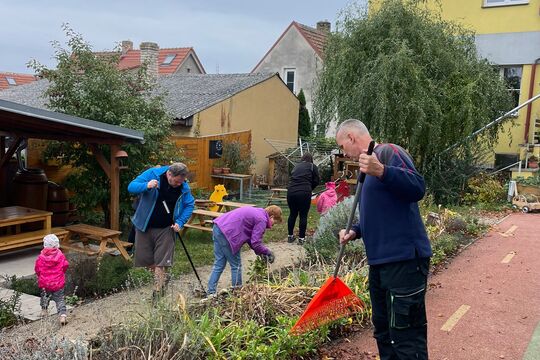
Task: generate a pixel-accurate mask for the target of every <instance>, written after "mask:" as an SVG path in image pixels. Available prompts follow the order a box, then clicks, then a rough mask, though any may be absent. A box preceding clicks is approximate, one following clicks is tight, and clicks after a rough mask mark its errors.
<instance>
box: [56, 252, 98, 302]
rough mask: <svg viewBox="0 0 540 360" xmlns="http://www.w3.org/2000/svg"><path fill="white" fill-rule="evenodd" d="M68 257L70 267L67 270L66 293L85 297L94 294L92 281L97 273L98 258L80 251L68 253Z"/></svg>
mask: <svg viewBox="0 0 540 360" xmlns="http://www.w3.org/2000/svg"><path fill="white" fill-rule="evenodd" d="M66 257H67V258H68V261H69V267H68V270H67V272H66V286H65V288H64V291H65V293H66V294H67V293H69V294H74V295H77V296H79V297H83V298H85V297H88V296H92V295H93V291H92V289H91V283H92V281H93V279H95V277H96V273H97V258H96V257H95V256H87V255H83V254H80V253H68V254H67V255H66Z"/></svg>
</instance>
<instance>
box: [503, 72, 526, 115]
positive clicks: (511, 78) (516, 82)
mask: <svg viewBox="0 0 540 360" xmlns="http://www.w3.org/2000/svg"><path fill="white" fill-rule="evenodd" d="M500 72H501V76H502V77H503V78H504V81H505V82H506V88H507V89H508V91H509V92H510V95H511V96H512V99H513V104H512V106H513V107H516V106H518V105H519V95H520V94H521V75H522V73H523V67H521V66H502V67H501V68H500ZM514 115H517V112H515V113H514Z"/></svg>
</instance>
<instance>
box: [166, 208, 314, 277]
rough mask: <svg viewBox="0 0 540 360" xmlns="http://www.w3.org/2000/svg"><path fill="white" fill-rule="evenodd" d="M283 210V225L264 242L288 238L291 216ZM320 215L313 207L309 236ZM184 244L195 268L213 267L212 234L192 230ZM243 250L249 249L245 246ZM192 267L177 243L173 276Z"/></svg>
mask: <svg viewBox="0 0 540 360" xmlns="http://www.w3.org/2000/svg"><path fill="white" fill-rule="evenodd" d="M281 209H282V210H283V222H282V223H281V224H275V225H274V226H273V227H272V229H269V230H267V231H266V233H265V234H264V242H265V243H269V242H277V241H286V238H287V218H288V216H289V208H288V207H287V204H285V205H284V206H281ZM319 217H320V216H319V213H318V212H317V208H316V207H315V205H312V206H311V210H310V211H309V215H308V234H310V233H311V232H313V231H315V228H316V227H317V224H318V223H319ZM295 229H296V231H298V219H297V221H296V228H295ZM183 240H184V244H186V247H187V249H188V252H189V255H190V256H191V260H193V263H194V264H195V267H197V268H198V267H200V266H204V265H211V264H212V263H213V262H214V248H213V241H212V234H211V233H209V232H206V231H199V230H195V229H190V230H188V231H187V232H186V235H185V236H184V238H183ZM242 249H243V250H247V249H249V247H247V246H244V247H243V248H242ZM191 271H193V270H191V265H190V264H189V261H188V259H187V257H186V253H185V252H184V249H183V248H182V244H180V242H177V244H176V248H175V252H174V265H173V267H172V274H173V275H174V276H178V275H179V274H185V273H188V272H191Z"/></svg>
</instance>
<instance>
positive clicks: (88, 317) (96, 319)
mask: <svg viewBox="0 0 540 360" xmlns="http://www.w3.org/2000/svg"><path fill="white" fill-rule="evenodd" d="M267 246H268V247H269V248H270V249H271V250H272V251H273V252H274V254H275V255H276V259H275V262H274V263H273V264H271V265H270V270H276V269H281V268H283V267H286V266H289V265H291V264H293V263H294V262H296V261H298V259H299V258H301V257H302V256H303V254H304V251H303V247H302V246H299V245H297V244H288V243H286V242H285V243H270V244H268V245H267ZM253 260H255V254H254V253H253V251H251V250H246V251H244V252H242V269H243V279H244V282H245V281H246V280H247V271H248V269H249V265H250V262H251V261H253ZM211 270H212V267H211V266H204V267H200V268H197V272H198V273H199V276H200V277H201V280H202V282H203V285H204V287H205V288H206V286H207V282H208V278H209V277H210V273H211ZM230 282H231V277H230V268H227V269H226V270H225V272H224V273H223V274H222V276H221V278H220V281H219V287H218V290H219V289H223V288H226V287H228V286H230ZM197 288H200V287H199V285H198V281H197V278H196V277H195V275H194V274H193V273H190V274H186V275H182V276H181V277H180V279H178V280H173V281H171V283H170V286H169V291H168V293H167V297H169V299H171V300H175V299H177V297H178V295H179V294H182V295H184V297H185V298H186V299H187V301H190V300H191V301H199V299H200V298H199V297H197V295H195V293H194V289H197ZM151 293H152V289H151V287H150V286H145V287H141V288H135V289H128V290H126V291H122V292H120V293H117V294H114V295H111V296H107V297H105V298H102V299H99V300H96V301H93V302H91V303H88V304H83V305H81V306H77V307H75V308H74V309H73V310H71V311H70V312H69V313H68V321H69V323H68V324H67V325H65V326H60V325H59V323H58V318H57V316H49V317H47V318H45V319H43V320H39V321H35V322H32V323H28V324H24V325H19V326H17V327H14V328H11V329H8V330H7V331H4V332H2V333H0V343H4V342H6V343H7V342H14V341H19V342H20V341H21V340H24V339H28V338H36V339H40V338H43V337H49V336H51V334H55V335H56V336H57V337H60V338H67V339H70V340H73V341H77V340H78V341H83V342H84V341H88V340H90V339H91V338H92V337H94V336H95V335H96V334H97V333H98V332H99V330H100V329H103V328H105V327H108V326H111V325H113V324H118V323H122V322H124V321H126V320H128V319H131V318H133V317H136V316H140V314H141V313H144V310H145V308H147V307H149V306H150V304H151V301H150V300H151Z"/></svg>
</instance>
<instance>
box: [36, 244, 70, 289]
mask: <svg viewBox="0 0 540 360" xmlns="http://www.w3.org/2000/svg"><path fill="white" fill-rule="evenodd" d="M68 266H69V263H68V261H67V260H66V257H65V256H64V254H62V251H60V249H57V248H44V249H43V250H41V253H40V254H39V256H38V258H37V260H36V265H35V267H34V271H35V272H36V274H37V277H38V286H39V288H40V289H45V290H47V291H58V290H60V289H62V288H63V287H64V285H65V283H66V277H65V275H64V274H65V273H66V270H67V268H68Z"/></svg>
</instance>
